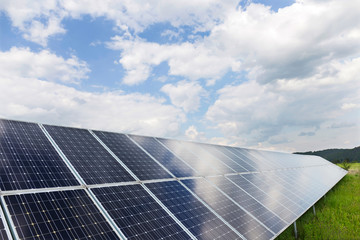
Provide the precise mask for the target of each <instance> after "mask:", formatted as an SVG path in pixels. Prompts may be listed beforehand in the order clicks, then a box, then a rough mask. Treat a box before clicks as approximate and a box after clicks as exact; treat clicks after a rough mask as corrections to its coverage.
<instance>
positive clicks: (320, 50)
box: [0, 0, 360, 152]
mask: <svg viewBox="0 0 360 240" xmlns="http://www.w3.org/2000/svg"><path fill="white" fill-rule="evenodd" d="M0 117H1V118H6V119H14V120H25V121H32V122H40V123H47V124H54V125H63V126H72V127H81V128H90V129H99V130H107V131H116V132H122V133H132V134H140V135H148V136H157V137H167V138H175V139H182V140H190V141H197V142H208V143H214V144H224V145H232V146H240V147H249V148H256V149H268V150H275V151H285V152H294V151H312V150H321V149H327V148H353V147H356V146H359V145H360V121H359V120H360V0H351V1H338V0H295V1H288V0H273V1H267V0H257V1H255V0H254V1H249V0H248V1H245V0H244V1H233V0H222V1H217V0H181V1H173V0H103V1H92V0H37V1H30V0H1V1H0Z"/></svg>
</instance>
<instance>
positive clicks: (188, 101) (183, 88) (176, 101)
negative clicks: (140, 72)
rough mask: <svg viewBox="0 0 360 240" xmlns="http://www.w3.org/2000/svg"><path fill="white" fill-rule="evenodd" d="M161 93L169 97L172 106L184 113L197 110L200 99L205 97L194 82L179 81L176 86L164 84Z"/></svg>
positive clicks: (204, 92)
mask: <svg viewBox="0 0 360 240" xmlns="http://www.w3.org/2000/svg"><path fill="white" fill-rule="evenodd" d="M161 91H162V92H164V93H166V94H167V95H168V96H169V97H170V100H171V102H172V104H173V105H175V106H177V107H180V108H182V109H183V110H184V111H185V112H191V111H196V110H198V108H199V107H200V100H201V97H203V96H206V91H205V90H204V89H203V88H202V87H201V85H199V84H198V83H196V82H187V81H180V82H178V83H177V84H176V85H173V84H166V85H164V86H163V87H162V88H161Z"/></svg>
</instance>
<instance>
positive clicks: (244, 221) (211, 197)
mask: <svg viewBox="0 0 360 240" xmlns="http://www.w3.org/2000/svg"><path fill="white" fill-rule="evenodd" d="M181 183H183V184H184V185H185V186H186V187H187V188H188V189H189V190H190V191H191V192H193V193H194V194H195V195H197V196H198V197H199V198H200V199H201V200H202V201H204V202H205V203H206V204H208V205H209V207H210V208H211V209H212V210H213V211H214V212H216V213H217V214H219V216H221V217H222V218H223V219H224V220H225V221H226V222H227V223H229V224H230V225H231V226H232V227H233V228H234V229H236V230H237V231H238V232H239V233H241V234H242V235H243V236H244V237H245V238H246V239H269V238H271V237H272V236H273V235H274V234H275V233H274V232H273V231H272V230H271V229H269V228H268V227H267V226H265V225H264V224H263V223H262V222H260V221H259V220H258V219H256V218H255V217H254V216H253V215H252V214H251V213H250V212H248V211H246V209H244V208H242V207H241V206H239V205H238V204H237V203H236V202H234V201H233V200H232V199H231V198H230V197H228V196H227V195H226V194H224V192H222V191H221V190H220V189H219V188H217V187H216V186H214V185H213V184H211V182H209V181H207V180H206V179H204V178H202V179H189V180H182V181H181Z"/></svg>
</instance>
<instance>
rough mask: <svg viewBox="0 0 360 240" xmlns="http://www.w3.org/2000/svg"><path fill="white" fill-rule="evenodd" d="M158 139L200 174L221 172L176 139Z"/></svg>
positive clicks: (217, 173) (206, 174)
mask: <svg viewBox="0 0 360 240" xmlns="http://www.w3.org/2000/svg"><path fill="white" fill-rule="evenodd" d="M158 140H159V141H160V142H161V143H163V144H164V145H165V146H166V147H167V148H168V149H170V150H171V151H172V152H173V153H174V154H175V155H176V156H178V157H179V158H180V159H181V160H183V161H185V162H186V163H187V164H189V166H191V167H192V168H193V169H195V170H196V171H197V172H198V173H199V174H200V175H202V176H209V175H219V174H221V172H220V171H219V170H217V169H216V168H215V167H214V166H213V165H211V164H209V163H207V162H206V161H204V159H200V156H196V155H195V154H194V153H192V152H191V151H189V150H188V148H187V147H186V146H185V145H183V144H182V143H181V142H179V141H176V140H169V139H162V138H158Z"/></svg>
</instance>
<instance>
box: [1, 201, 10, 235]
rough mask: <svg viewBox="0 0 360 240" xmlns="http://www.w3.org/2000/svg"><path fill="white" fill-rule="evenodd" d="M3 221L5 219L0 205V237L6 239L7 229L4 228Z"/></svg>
mask: <svg viewBox="0 0 360 240" xmlns="http://www.w3.org/2000/svg"><path fill="white" fill-rule="evenodd" d="M3 221H5V219H4V216H3V213H2V210H1V207H0V239H3V240H7V239H9V237H8V235H7V231H6V229H5V224H6V223H4V222H3Z"/></svg>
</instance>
